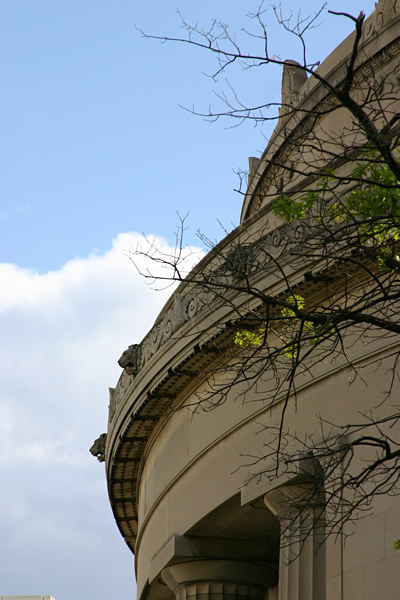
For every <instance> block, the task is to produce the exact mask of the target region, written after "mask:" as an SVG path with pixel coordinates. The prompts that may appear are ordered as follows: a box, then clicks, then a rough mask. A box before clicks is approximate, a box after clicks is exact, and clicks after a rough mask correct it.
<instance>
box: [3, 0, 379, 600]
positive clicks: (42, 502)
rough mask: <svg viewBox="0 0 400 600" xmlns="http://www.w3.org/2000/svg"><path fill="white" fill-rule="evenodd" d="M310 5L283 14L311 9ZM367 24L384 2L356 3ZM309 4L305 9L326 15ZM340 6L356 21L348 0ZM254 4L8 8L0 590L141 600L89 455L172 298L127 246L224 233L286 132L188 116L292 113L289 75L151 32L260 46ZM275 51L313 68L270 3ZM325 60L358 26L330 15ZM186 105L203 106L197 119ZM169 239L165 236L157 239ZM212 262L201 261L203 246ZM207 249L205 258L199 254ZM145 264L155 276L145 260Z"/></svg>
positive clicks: (18, 1)
mask: <svg viewBox="0 0 400 600" xmlns="http://www.w3.org/2000/svg"><path fill="white" fill-rule="evenodd" d="M299 4H300V3H299V2H296V1H295V0H287V1H286V2H285V3H284V4H283V8H284V10H285V11H287V12H290V11H293V14H294V15H297V11H298V7H299ZM350 4H351V11H352V13H353V14H355V15H358V13H359V12H360V11H361V10H364V12H365V13H366V14H369V13H370V12H372V10H373V8H374V4H375V3H374V1H373V0H352V1H351V3H350ZM320 6H321V3H320V2H316V1H315V0H303V1H302V2H301V11H302V15H304V16H306V15H308V14H311V13H313V12H315V11H316V10H317V9H318V8H320ZM330 7H331V8H332V9H334V10H336V11H348V10H349V2H348V1H347V2H344V1H342V0H334V2H331V3H330ZM256 8H257V3H256V2H254V3H253V2H248V1H246V2H243V0H241V1H239V0H229V1H228V0H213V1H211V0H203V1H202V2H201V3H194V2H193V0H191V1H190V0H180V1H179V0H173V2H172V1H170V0H163V1H161V0H147V2H141V3H138V2H134V1H133V0H130V1H128V0H126V1H125V0H79V1H78V0H0V129H1V142H0V152H1V156H0V169H1V178H0V290H1V292H0V359H1V360H0V535H1V545H0V595H12V594H20V595H22V594H51V595H53V596H54V598H55V600H70V599H71V598H85V599H86V600H106V599H107V600H109V598H110V597H118V598H119V600H128V599H132V598H134V597H135V584H134V568H133V557H132V555H131V553H130V551H129V549H128V548H127V546H126V545H125V543H124V542H123V540H122V537H121V536H120V534H119V532H118V530H117V527H116V525H115V523H114V520H113V516H112V513H111V509H110V507H109V503H108V498H107V490H106V481H105V473H104V464H100V463H98V462H97V461H96V460H95V459H94V458H93V457H92V456H91V455H90V454H89V452H88V449H89V447H90V446H91V445H92V443H93V441H94V439H95V438H97V437H98V436H99V435H100V434H101V433H103V432H105V431H106V428H107V405H108V387H114V386H115V384H116V382H117V380H118V377H119V375H120V372H121V369H120V368H119V367H118V364H117V360H118V358H119V356H120V355H121V353H122V351H123V350H125V349H126V348H127V346H128V345H129V344H132V343H138V342H139V341H140V340H141V339H142V338H143V336H144V335H145V334H146V333H147V331H148V330H149V329H150V327H151V325H152V323H153V322H154V320H155V318H156V316H157V314H158V312H159V311H160V310H161V308H162V306H163V304H164V303H165V301H166V300H167V298H168V295H169V294H170V292H171V290H163V291H155V290H154V289H152V287H151V286H149V285H148V284H146V282H144V281H143V278H142V277H141V276H140V274H139V273H138V272H137V271H136V270H135V269H134V267H133V265H132V263H131V261H130V260H129V257H128V256H127V255H128V254H129V249H130V248H133V247H135V246H136V245H137V244H138V243H139V244H142V245H143V244H146V238H147V239H156V240H157V243H160V244H164V245H165V247H166V251H168V248H169V247H172V246H173V244H174V232H175V230H176V226H177V224H178V223H179V216H178V215H180V216H181V217H183V216H186V215H188V217H187V220H186V222H185V225H186V226H187V231H186V232H185V235H186V238H185V239H186V241H187V243H188V244H190V245H191V247H193V248H195V249H196V248H197V247H198V246H201V243H200V241H199V239H198V237H197V236H196V232H197V231H198V230H200V231H201V232H202V233H203V234H204V235H206V236H208V237H209V238H210V239H211V240H213V241H214V240H218V239H220V238H221V237H222V236H223V235H224V230H229V229H231V228H232V227H234V226H236V225H237V224H238V222H239V216H240V209H241V203H242V196H241V195H240V194H238V193H237V192H235V188H237V187H238V180H237V175H236V174H235V171H237V170H238V169H241V170H243V169H246V168H247V160H248V157H249V156H259V155H260V154H261V153H262V151H263V149H264V147H265V145H266V143H267V139H268V136H269V135H270V133H271V125H270V124H265V125H264V126H263V127H257V128H254V127H253V126H252V125H251V124H249V123H247V124H246V123H245V124H243V125H241V126H240V127H232V123H231V122H229V121H226V120H223V119H221V120H218V121H217V122H215V123H210V122H208V121H206V120H204V119H202V118H200V117H196V116H194V115H193V114H191V112H190V109H191V108H192V107H194V110H195V111H199V112H207V111H208V109H209V106H210V105H211V107H212V110H216V111H218V110H221V108H222V107H223V105H222V104H221V101H220V99H219V95H220V94H221V93H224V92H225V91H226V92H227V93H231V92H229V90H231V89H234V90H235V92H236V93H237V94H238V96H239V98H240V99H241V100H243V102H245V103H254V104H257V103H260V102H266V101H278V100H279V95H280V77H281V71H280V69H279V68H275V67H271V68H269V67H268V68H266V67H262V68H259V69H254V70H250V71H243V70H241V69H240V65H236V66H235V67H234V68H233V69H232V70H231V72H230V73H227V74H226V75H223V76H221V77H220V78H219V79H218V81H216V82H215V81H214V80H213V79H212V78H210V77H209V75H210V74H212V73H213V70H215V68H216V63H215V58H214V57H211V56H209V55H208V54H207V53H206V52H204V51H201V50H199V49H196V48H193V47H190V46H187V45H182V44H176V43H167V44H161V43H160V42H158V41H156V40H151V39H148V38H146V37H143V35H142V34H141V33H140V31H139V30H138V29H142V30H143V31H145V32H146V33H149V34H154V35H161V36H162V35H167V36H170V37H179V36H182V35H184V34H185V32H184V30H183V29H182V22H181V20H180V17H179V14H178V13H177V10H179V12H180V13H181V15H183V17H184V18H185V19H186V21H187V22H189V23H196V22H197V23H199V24H201V25H204V26H208V25H209V24H210V22H211V20H212V19H217V20H221V21H223V22H224V23H227V24H229V25H230V26H231V27H232V30H235V31H236V32H237V34H238V39H239V40H241V43H242V44H243V47H247V45H249V46H248V47H250V48H253V46H252V45H253V44H255V43H256V40H255V38H252V37H248V36H246V33H245V32H244V31H243V28H251V27H253V26H254V22H253V21H252V20H249V19H246V14H247V13H249V12H251V11H254V10H255V9H256ZM264 8H265V9H266V13H265V20H266V22H267V25H268V34H269V36H270V48H271V50H272V52H273V53H275V54H277V55H279V56H280V57H281V58H283V59H286V58H291V59H297V60H300V57H301V54H300V52H301V49H300V47H299V45H298V43H296V40H295V39H294V38H293V37H291V36H288V35H286V36H285V35H284V34H283V32H282V29H281V28H280V27H279V26H278V25H277V23H276V20H275V18H274V16H273V11H272V9H271V7H270V5H269V4H268V3H265V4H264ZM319 22H320V26H319V27H317V28H315V29H313V30H312V31H310V35H309V40H308V49H309V57H310V60H311V61H317V60H322V59H323V58H324V57H325V56H326V55H327V54H329V52H330V51H331V50H333V49H334V47H335V46H336V45H337V44H338V43H339V42H340V41H341V40H342V39H343V38H344V37H345V36H346V35H347V34H348V33H350V31H351V28H352V26H351V22H350V21H349V20H348V19H343V18H339V17H333V16H329V15H327V14H326V12H324V13H323V14H322V16H321V18H320V19H319ZM182 107H185V108H186V109H189V110H185V108H182ZM154 236H156V237H155V238H154ZM199 252H201V251H200V250H199ZM200 255H201V254H197V256H200ZM141 260H143V262H142V263H141V267H142V268H143V269H146V263H145V259H141Z"/></svg>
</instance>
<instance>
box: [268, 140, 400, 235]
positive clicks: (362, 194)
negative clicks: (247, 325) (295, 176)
mask: <svg viewBox="0 0 400 600" xmlns="http://www.w3.org/2000/svg"><path fill="white" fill-rule="evenodd" d="M362 159H363V160H362V162H360V163H357V164H356V166H355V167H354V169H353V172H352V173H351V175H350V176H349V178H348V181H352V182H354V183H355V185H356V187H355V188H354V189H351V190H348V191H346V193H345V194H343V196H342V197H340V198H339V199H336V201H335V202H331V203H329V204H328V206H327V207H326V209H325V211H324V214H323V215H320V217H319V218H320V219H323V218H326V217H328V218H331V219H333V220H334V221H336V222H338V223H341V222H344V221H349V220H351V219H356V220H357V221H359V222H360V223H361V225H360V234H361V235H364V236H365V242H366V241H367V239H370V238H371V236H373V237H374V238H376V240H377V241H378V242H380V243H381V242H384V241H385V240H386V239H389V237H390V239H392V240H396V241H398V239H399V238H400V234H399V231H398V230H397V229H396V230H395V231H393V228H389V229H388V226H387V224H385V223H384V221H382V219H377V220H376V221H375V218H376V217H388V219H390V220H391V222H393V219H395V218H396V217H399V216H400V189H399V187H395V186H398V185H399V182H398V181H397V179H396V177H395V175H394V174H393V172H392V171H391V169H390V168H389V167H388V165H387V164H386V163H382V159H381V158H380V155H379V153H378V151H377V150H376V151H372V152H371V151H369V152H365V153H364V154H363V155H362ZM338 186H339V181H338V178H337V176H336V175H335V172H334V171H331V172H328V173H325V174H324V175H323V176H322V177H321V178H320V180H319V182H318V184H317V185H316V189H315V190H312V191H309V192H307V193H306V194H304V196H302V197H301V198H296V199H294V198H289V197H288V196H284V197H282V198H278V199H276V200H275V202H274V212H275V214H276V215H278V216H280V217H281V218H282V219H283V220H284V221H286V222H287V223H291V222H292V221H294V220H296V219H297V220H301V219H304V218H306V217H307V215H308V214H309V212H310V211H311V209H312V208H314V207H315V206H316V205H317V203H318V202H319V201H320V200H323V199H325V197H326V196H328V197H329V196H331V195H332V190H335V189H338Z"/></svg>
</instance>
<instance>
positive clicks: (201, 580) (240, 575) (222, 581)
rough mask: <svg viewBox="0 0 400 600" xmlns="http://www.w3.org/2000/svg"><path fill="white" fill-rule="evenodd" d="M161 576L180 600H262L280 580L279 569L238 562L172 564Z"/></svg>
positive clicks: (206, 561)
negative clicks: (190, 599) (197, 599)
mask: <svg viewBox="0 0 400 600" xmlns="http://www.w3.org/2000/svg"><path fill="white" fill-rule="evenodd" d="M161 577H162V579H163V580H164V582H165V583H166V584H167V585H168V587H169V588H170V589H171V590H172V591H173V592H174V593H175V596H176V599H177V600H186V599H189V598H193V599H195V598H199V597H200V596H201V597H202V599H204V600H207V599H211V598H212V599H213V600H230V599H236V600H238V599H239V600H240V599H241V598H243V600H246V599H251V600H263V598H264V596H265V593H266V592H267V590H268V589H269V588H270V587H272V586H273V585H275V583H276V582H277V580H278V572H277V568H276V566H275V567H274V566H271V565H264V564H259V563H250V562H245V561H236V560H208V559H207V560H194V561H193V560H191V561H186V562H181V563H177V564H174V565H170V566H168V567H166V568H165V569H163V570H162V572H161Z"/></svg>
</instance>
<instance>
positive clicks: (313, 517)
mask: <svg viewBox="0 0 400 600" xmlns="http://www.w3.org/2000/svg"><path fill="white" fill-rule="evenodd" d="M264 501H265V504H266V505H267V507H268V508H269V509H270V510H271V512H272V513H273V514H274V515H275V516H276V517H277V518H278V519H279V522H280V525H281V549H280V556H279V596H278V598H279V600H325V598H326V574H325V522H324V505H323V497H322V495H321V494H318V493H316V491H315V486H314V485H313V484H312V483H307V482H305V483H297V484H295V483H293V484H288V485H284V486H282V487H279V488H276V489H274V490H271V491H270V492H268V493H267V494H266V495H265V497H264Z"/></svg>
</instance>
